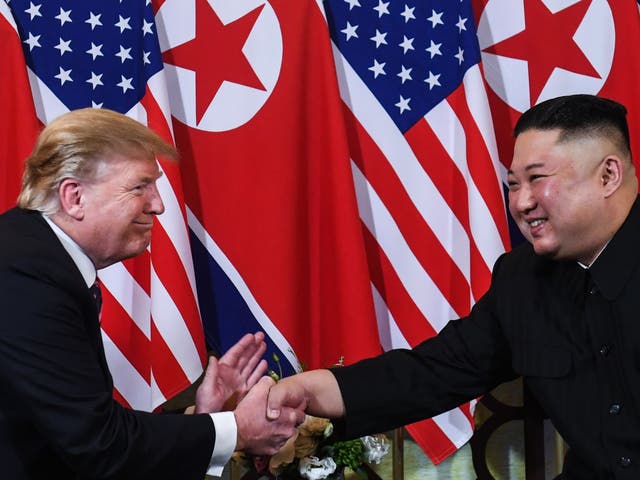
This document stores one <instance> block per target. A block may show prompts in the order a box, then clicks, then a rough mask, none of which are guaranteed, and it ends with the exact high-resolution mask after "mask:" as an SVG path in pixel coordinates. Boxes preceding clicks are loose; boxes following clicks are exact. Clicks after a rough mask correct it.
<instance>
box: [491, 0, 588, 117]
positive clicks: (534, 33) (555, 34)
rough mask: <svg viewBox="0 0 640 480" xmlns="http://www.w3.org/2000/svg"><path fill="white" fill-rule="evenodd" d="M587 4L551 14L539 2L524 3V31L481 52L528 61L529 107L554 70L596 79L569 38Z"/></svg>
mask: <svg viewBox="0 0 640 480" xmlns="http://www.w3.org/2000/svg"><path fill="white" fill-rule="evenodd" d="M590 5H591V0H584V1H581V2H578V3H576V4H574V5H571V6H570V7H567V8H565V9H563V10H560V11H558V12H556V13H553V12H551V11H550V10H549V9H548V8H547V7H546V5H545V4H544V3H542V1H540V0H536V1H533V0H531V1H527V2H524V8H525V24H526V27H525V29H524V30H523V31H521V32H519V33H517V34H516V35H513V36H512V37H509V38H507V39H505V40H503V41H501V42H498V43H497V44H495V45H492V46H491V47H488V48H486V49H484V51H485V52H488V53H493V54H495V55H500V56H503V57H510V58H516V59H521V60H526V61H527V62H528V66H529V94H530V99H531V104H532V105H533V104H535V103H536V101H537V99H538V97H539V96H540V93H541V92H542V90H543V89H544V87H545V85H546V83H547V80H549V77H550V76H551V74H552V73H553V71H554V70H555V69H556V68H562V69H565V70H568V71H570V72H574V73H579V74H583V75H589V76H593V77H597V78H600V75H599V74H598V72H597V71H596V70H595V68H594V67H593V65H592V64H591V62H590V61H589V59H588V58H587V57H586V56H585V54H584V52H583V51H582V50H581V49H580V47H579V46H578V44H577V43H576V42H575V40H574V39H573V36H574V35H575V32H576V30H577V29H578V27H579V26H580V23H581V22H582V19H583V18H584V16H585V13H586V12H587V10H588V9H589V6H590Z"/></svg>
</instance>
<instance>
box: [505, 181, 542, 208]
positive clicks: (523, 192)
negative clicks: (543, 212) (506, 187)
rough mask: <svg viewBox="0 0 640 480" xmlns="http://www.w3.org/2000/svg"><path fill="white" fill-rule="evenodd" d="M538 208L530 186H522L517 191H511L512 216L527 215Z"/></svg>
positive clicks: (510, 206)
mask: <svg viewBox="0 0 640 480" xmlns="http://www.w3.org/2000/svg"><path fill="white" fill-rule="evenodd" d="M534 208H536V200H535V197H534V195H533V192H532V191H531V187H530V186H529V185H528V184H521V185H520V186H519V188H518V189H517V190H514V191H509V209H510V210H511V213H512V215H514V214H516V213H518V214H526V213H529V212H530V211H531V210H533V209H534Z"/></svg>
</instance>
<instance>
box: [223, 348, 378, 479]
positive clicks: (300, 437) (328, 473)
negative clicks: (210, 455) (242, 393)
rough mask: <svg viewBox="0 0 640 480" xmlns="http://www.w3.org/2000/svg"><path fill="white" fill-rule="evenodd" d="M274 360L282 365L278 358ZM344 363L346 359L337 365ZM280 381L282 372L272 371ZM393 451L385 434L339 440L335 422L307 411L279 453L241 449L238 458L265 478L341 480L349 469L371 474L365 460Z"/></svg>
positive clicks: (362, 474) (375, 461)
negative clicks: (256, 453)
mask: <svg viewBox="0 0 640 480" xmlns="http://www.w3.org/2000/svg"><path fill="white" fill-rule="evenodd" d="M274 360H275V361H276V363H277V364H278V366H279V361H278V358H277V357H276V356H275V355H274ZM340 365H342V359H341V360H340V362H338V363H337V364H336V365H335V366H340ZM270 375H271V376H272V377H273V378H274V379H275V380H276V381H277V380H278V379H279V378H280V376H281V375H278V374H276V373H275V372H270ZM388 452H389V442H388V440H387V437H386V436H385V435H383V434H378V435H368V436H365V437H362V438H358V439H356V440H347V441H338V440H336V439H335V437H334V436H333V424H332V423H331V421H330V420H328V419H326V418H318V417H313V416H310V415H307V417H306V419H305V421H304V422H303V423H302V425H300V426H299V427H298V431H297V432H296V433H295V434H294V435H293V436H292V437H291V438H290V439H289V440H288V441H287V443H285V444H284V446H283V447H282V448H281V449H280V451H278V453H276V454H275V455H273V456H271V457H268V456H257V457H256V456H248V455H246V454H244V453H241V452H236V453H235V454H234V459H235V460H236V461H237V462H239V463H240V464H242V465H244V466H245V467H246V468H248V469H249V470H253V471H255V472H256V473H257V474H259V475H260V476H261V477H262V478H267V479H277V480H300V479H307V480H324V479H327V480H338V479H342V478H344V472H345V469H347V468H348V469H351V470H352V471H354V472H355V473H356V474H357V475H358V476H360V477H362V478H367V473H366V472H365V470H364V469H363V466H364V464H365V463H376V464H378V463H380V460H381V459H382V458H383V457H384V456H385V455H386V454H387V453H388Z"/></svg>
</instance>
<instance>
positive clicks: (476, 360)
mask: <svg viewBox="0 0 640 480" xmlns="http://www.w3.org/2000/svg"><path fill="white" fill-rule="evenodd" d="M334 374H335V376H336V378H337V380H338V383H339V385H340V389H341V391H342V395H343V398H344V401H345V405H346V417H345V421H344V428H345V432H346V435H347V436H350V437H355V436H360V435H362V434H365V433H372V432H376V431H386V430H388V429H390V428H394V427H397V426H400V425H405V424H408V423H412V422H414V421H417V420H419V419H423V418H428V417H432V416H434V415H436V414H439V413H441V412H444V411H447V410H449V409H451V408H453V407H455V406H457V405H459V404H461V403H464V402H465V401H468V400H470V399H473V398H476V397H478V396H481V395H482V394H484V393H486V392H487V391H489V390H490V389H492V388H493V387H495V386H497V385H498V384H499V383H501V382H504V381H507V380H511V379H513V378H516V377H517V376H522V377H523V378H524V381H525V382H526V383H527V384H528V386H529V388H530V390H531V391H532V392H533V394H534V395H535V396H536V398H537V400H538V401H539V403H540V404H541V405H542V407H543V408H544V409H545V411H546V413H547V415H548V416H549V417H550V418H551V420H552V421H553V423H554V425H555V426H556V428H557V429H558V430H559V432H560V433H561V435H562V436H563V438H564V439H565V440H566V441H567V443H568V444H569V446H570V451H569V454H568V455H567V457H566V459H565V476H564V477H563V478H566V479H572V480H573V479H576V480H578V479H579V480H586V479H611V478H628V479H636V480H637V479H638V478H640V203H639V202H638V200H636V203H635V204H634V206H633V208H632V210H631V212H630V214H629V216H628V217H627V219H626V221H625V223H624V224H623V225H622V227H621V228H620V230H619V231H618V232H617V233H616V234H615V235H614V237H613V238H612V240H611V241H610V242H609V244H608V246H607V247H606V248H605V250H604V251H603V252H602V253H601V255H600V256H599V257H598V258H597V260H596V261H595V263H594V264H593V265H592V266H591V268H590V269H589V274H586V271H585V270H584V269H582V268H581V267H580V266H579V265H577V263H576V262H554V261H551V260H549V259H546V258H543V257H539V256H537V255H536V254H535V253H534V252H533V249H532V247H531V245H529V244H525V245H522V246H520V247H518V248H516V249H514V250H513V251H512V252H511V253H508V254H505V255H503V256H502V257H501V258H500V259H499V260H498V262H497V263H496V265H495V267H494V272H493V278H492V283H491V287H490V289H489V291H488V292H487V294H486V295H484V296H483V297H482V299H480V300H479V301H478V302H477V304H476V305H475V306H474V308H473V309H472V312H471V314H470V315H469V316H468V317H466V318H463V319H460V320H454V321H452V322H449V324H448V325H447V326H446V327H445V328H444V329H443V330H442V332H441V333H440V334H439V335H438V336H437V337H434V338H433V339H430V340H427V341H425V342H424V343H422V344H420V345H418V346H417V347H416V348H415V349H413V350H411V351H408V350H396V351H391V352H388V353H386V354H384V355H382V356H380V357H378V358H375V359H371V360H366V361H364V362H361V363H359V364H356V365H353V366H348V367H343V368H339V369H335V370H334Z"/></svg>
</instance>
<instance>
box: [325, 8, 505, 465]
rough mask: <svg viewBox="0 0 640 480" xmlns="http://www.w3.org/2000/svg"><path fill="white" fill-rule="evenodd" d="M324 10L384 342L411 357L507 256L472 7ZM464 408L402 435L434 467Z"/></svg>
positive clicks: (465, 433) (462, 309)
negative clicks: (411, 440) (412, 441)
mask: <svg viewBox="0 0 640 480" xmlns="http://www.w3.org/2000/svg"><path fill="white" fill-rule="evenodd" d="M325 5H326V9H327V20H328V24H329V29H330V31H331V38H332V42H333V46H334V57H335V60H336V65H337V71H338V78H339V81H340V92H341V97H342V99H343V102H344V106H345V108H344V110H345V116H346V123H347V131H348V139H349V146H350V153H351V160H352V171H353V178H354V184H355V188H356V192H357V197H358V205H359V211H360V219H361V222H362V225H363V230H364V236H365V245H366V251H367V258H368V262H369V269H370V272H371V288H372V292H373V296H374V299H375V304H376V312H377V314H378V324H379V331H380V340H381V342H382V345H383V346H384V348H385V349H391V348H406V347H411V346H414V345H416V344H417V343H420V342H421V341H423V340H425V339H426V338H428V337H431V336H433V335H435V334H436V333H437V332H438V331H439V330H440V329H441V328H442V327H443V326H444V325H445V324H446V322H448V321H449V320H450V319H453V318H457V317H461V316H464V315H466V314H467V313H468V312H469V310H470V307H471V306H472V304H473V303H474V301H475V300H477V299H478V298H479V297H480V296H481V295H482V294H483V293H484V292H485V291H486V289H487V287H488V285H489V282H490V276H491V269H492V267H493V263H494V262H495V260H496V258H497V257H498V255H500V254H501V253H502V252H504V251H505V249H507V248H508V247H509V236H508V229H507V222H506V214H505V208H504V200H503V194H502V183H501V177H502V173H501V169H500V168H499V163H498V155H497V148H496V145H495V139H494V132H493V126H492V122H491V115H490V111H489V104H488V100H487V96H486V93H485V90H484V83H483V79H482V73H481V69H480V66H479V62H480V51H479V48H478V42H477V37H476V32H475V26H474V19H473V11H472V9H471V3H470V2H466V1H462V2H441V1H426V2H411V3H410V2H394V1H390V2H382V1H380V2H377V3H376V2H366V1H362V2H360V1H359V0H348V1H344V0H328V1H327V2H325ZM473 406H474V403H473V402H472V403H471V404H469V405H465V406H462V407H460V408H458V409H455V410H453V411H451V412H448V413H445V414H443V415H440V416H438V417H435V418H434V419H432V420H427V421H423V422H419V423H418V424H414V425H411V426H409V427H408V429H409V431H410V433H411V434H412V436H413V437H414V439H415V440H416V441H417V442H418V443H419V444H420V445H421V446H422V448H423V449H424V450H425V452H426V453H427V454H428V455H429V457H430V458H431V459H432V460H433V461H434V462H439V461H441V460H442V459H444V458H445V457H446V456H447V455H449V454H450V453H451V452H453V451H455V450H456V449H457V448H459V447H460V446H462V445H463V444H464V443H465V442H466V441H467V440H468V439H469V438H470V437H471V435H472V433H473Z"/></svg>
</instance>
